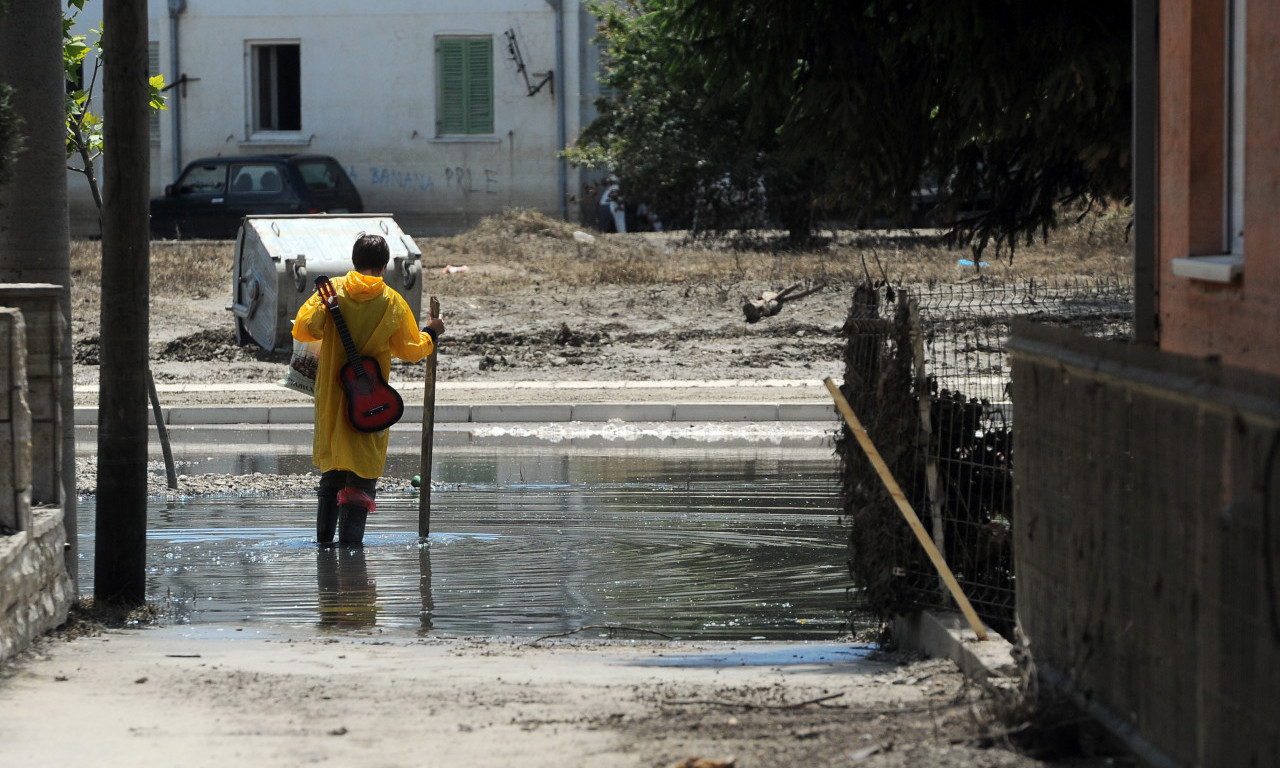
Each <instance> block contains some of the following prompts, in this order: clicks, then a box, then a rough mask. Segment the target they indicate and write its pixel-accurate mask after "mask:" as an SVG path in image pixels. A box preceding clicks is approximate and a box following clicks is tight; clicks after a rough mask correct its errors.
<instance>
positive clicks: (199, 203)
mask: <svg viewBox="0 0 1280 768" xmlns="http://www.w3.org/2000/svg"><path fill="white" fill-rule="evenodd" d="M363 212H364V201H362V200H361V199H360V193H359V192H358V191H357V190H356V186H355V184H352V183H351V179H350V177H348V176H347V173H346V171H344V170H343V169H342V166H341V165H340V164H339V163H338V161H337V160H334V159H333V158H332V157H329V156H327V155H263V156H257V157H206V158H204V159H201V160H196V161H195V162H193V163H190V164H189V165H187V167H186V168H185V169H183V171H182V175H181V176H179V177H178V180H177V181H175V182H174V183H173V184H170V185H169V186H167V187H165V190H164V196H163V197H157V198H153V199H152V200H151V236H152V237H165V238H185V237H192V238H211V239H231V238H233V237H235V236H236V232H237V231H238V230H239V229H240V221H241V219H243V218H244V217H245V216H249V215H251V214H253V215H271V214H298V213H363Z"/></svg>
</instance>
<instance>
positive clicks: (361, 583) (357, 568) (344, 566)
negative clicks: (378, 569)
mask: <svg viewBox="0 0 1280 768" xmlns="http://www.w3.org/2000/svg"><path fill="white" fill-rule="evenodd" d="M316 584H317V593H318V594H319V598H318V600H317V610H318V611H319V614H320V626H321V627H325V628H333V629H366V628H369V627H373V626H376V625H377V623H378V584H377V582H376V581H374V580H373V579H372V578H371V577H370V576H369V566H368V563H367V562H366V561H365V557H364V549H363V548H362V547H339V546H332V547H321V548H320V550H319V552H318V553H317V557H316Z"/></svg>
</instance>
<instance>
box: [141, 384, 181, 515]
mask: <svg viewBox="0 0 1280 768" xmlns="http://www.w3.org/2000/svg"><path fill="white" fill-rule="evenodd" d="M147 394H148V395H150V396H151V412H152V413H153V414H155V417H156V434H157V435H159V437H160V451H161V452H162V453H163V454H164V473H165V478H166V479H167V480H168V481H169V489H170V490H174V491H176V490H178V472H177V469H176V468H175V467H174V466H173V449H172V448H170V447H169V429H168V427H166V426H165V425H164V411H162V410H161V409H160V395H159V393H157V392H156V377H155V376H152V375H151V371H150V370H149V369H148V370H147Z"/></svg>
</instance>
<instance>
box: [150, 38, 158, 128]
mask: <svg viewBox="0 0 1280 768" xmlns="http://www.w3.org/2000/svg"><path fill="white" fill-rule="evenodd" d="M158 74H160V43H158V42H156V41H155V40H151V41H149V42H148V43H147V77H155V76H156V75H158ZM151 143H152V144H159V143H160V110H158V109H153V110H151Z"/></svg>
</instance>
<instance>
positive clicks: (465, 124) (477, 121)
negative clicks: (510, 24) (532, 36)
mask: <svg viewBox="0 0 1280 768" xmlns="http://www.w3.org/2000/svg"><path fill="white" fill-rule="evenodd" d="M436 58H437V62H436V63H437V72H438V90H439V115H438V118H437V130H438V132H439V133H440V134H441V135H447V134H454V135H457V134H488V133H493V40H492V39H490V38H466V37H449V38H441V39H439V40H438V41H437V43H436Z"/></svg>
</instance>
